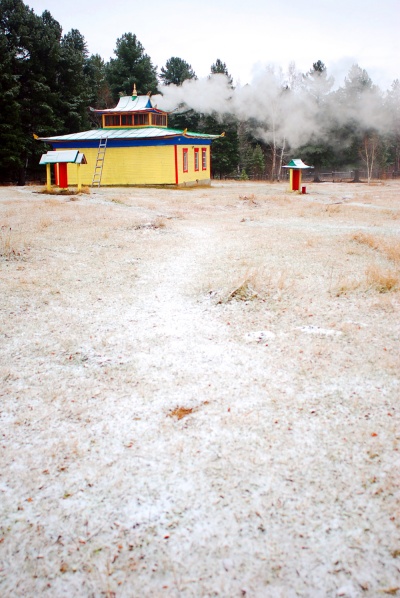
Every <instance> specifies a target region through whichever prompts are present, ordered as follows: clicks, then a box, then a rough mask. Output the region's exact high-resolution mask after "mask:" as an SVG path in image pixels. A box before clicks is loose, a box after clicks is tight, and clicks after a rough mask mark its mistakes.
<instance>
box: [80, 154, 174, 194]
mask: <svg viewBox="0 0 400 598" xmlns="http://www.w3.org/2000/svg"><path fill="white" fill-rule="evenodd" d="M79 151H80V152H82V153H84V154H85V156H86V160H87V164H82V166H81V169H80V172H81V182H82V184H83V185H91V184H92V179H93V174H94V168H95V165H96V158H97V151H98V150H97V148H88V149H85V148H80V149H79ZM76 182H77V180H76V165H75V164H69V165H68V183H69V184H70V185H76ZM171 184H172V185H173V184H175V152H174V146H173V145H162V146H151V147H115V148H114V147H109V148H107V149H106V153H105V159H104V165H103V174H102V178H101V185H171Z"/></svg>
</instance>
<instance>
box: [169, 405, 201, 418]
mask: <svg viewBox="0 0 400 598" xmlns="http://www.w3.org/2000/svg"><path fill="white" fill-rule="evenodd" d="M194 411H195V410H194V409H193V407H175V409H173V410H172V411H170V412H169V413H168V417H174V418H176V419H183V418H184V417H186V416H187V415H190V414H191V413H193V412H194Z"/></svg>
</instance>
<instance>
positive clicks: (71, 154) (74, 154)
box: [39, 150, 87, 191]
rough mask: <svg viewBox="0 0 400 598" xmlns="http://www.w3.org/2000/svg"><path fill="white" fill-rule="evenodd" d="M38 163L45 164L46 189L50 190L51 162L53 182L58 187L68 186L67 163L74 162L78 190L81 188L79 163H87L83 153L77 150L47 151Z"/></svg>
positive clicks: (65, 187)
mask: <svg viewBox="0 0 400 598" xmlns="http://www.w3.org/2000/svg"><path fill="white" fill-rule="evenodd" d="M39 164H46V187H47V191H51V171H50V167H51V164H54V180H55V184H56V185H57V186H58V187H60V189H67V188H68V171H67V164H76V181H77V185H78V191H80V190H81V188H82V184H81V177H80V165H81V164H87V162H86V158H85V154H81V153H80V152H79V151H78V150H64V151H49V152H47V154H43V155H42V157H41V158H40V162H39Z"/></svg>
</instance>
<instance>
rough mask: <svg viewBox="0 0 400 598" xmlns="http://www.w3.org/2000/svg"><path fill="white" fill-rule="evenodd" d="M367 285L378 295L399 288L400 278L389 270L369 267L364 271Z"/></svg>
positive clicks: (374, 266) (373, 266) (376, 266)
mask: <svg viewBox="0 0 400 598" xmlns="http://www.w3.org/2000/svg"><path fill="white" fill-rule="evenodd" d="M366 277H367V284H368V286H369V287H370V288H372V289H375V290H376V291H378V293H388V292H390V291H394V290H396V289H397V288H399V285H400V276H399V275H398V273H397V272H395V271H394V270H391V269H385V268H382V267H380V266H378V265H376V264H374V265H372V266H369V268H367V271H366Z"/></svg>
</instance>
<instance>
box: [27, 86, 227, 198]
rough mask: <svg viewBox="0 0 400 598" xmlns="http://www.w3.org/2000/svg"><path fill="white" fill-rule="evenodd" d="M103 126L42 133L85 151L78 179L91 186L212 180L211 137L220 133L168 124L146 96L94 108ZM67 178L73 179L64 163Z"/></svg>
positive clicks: (58, 144) (56, 144)
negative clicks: (214, 133)
mask: <svg viewBox="0 0 400 598" xmlns="http://www.w3.org/2000/svg"><path fill="white" fill-rule="evenodd" d="M91 110H92V111H93V112H95V113H97V114H99V115H101V119H102V127H101V128H99V129H92V130H90V131H84V132H81V133H73V134H70V135H59V136H57V135H56V136H53V137H40V138H39V140H40V141H44V142H46V143H48V144H50V145H51V147H52V150H55V151H62V150H78V151H79V152H81V153H83V154H84V155H85V157H86V161H87V166H85V167H84V168H83V169H82V172H81V183H82V184H84V185H93V186H100V185H102V186H103V185H104V186H112V185H115V186H121V185H174V186H185V185H210V182H211V152H210V149H211V143H212V141H213V140H214V139H216V138H218V137H219V135H207V134H204V133H191V132H188V131H187V129H185V130H183V131H181V130H176V129H169V128H168V113H167V112H163V111H162V110H159V109H158V108H157V106H153V104H152V100H151V98H150V97H149V96H138V95H136V90H135V89H134V91H133V94H132V96H123V97H121V98H120V100H119V102H118V105H117V106H116V107H115V108H110V109H106V110H93V109H91ZM68 182H69V184H71V185H76V184H77V171H76V167H74V165H72V164H68Z"/></svg>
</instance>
